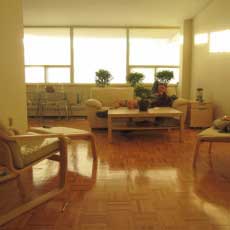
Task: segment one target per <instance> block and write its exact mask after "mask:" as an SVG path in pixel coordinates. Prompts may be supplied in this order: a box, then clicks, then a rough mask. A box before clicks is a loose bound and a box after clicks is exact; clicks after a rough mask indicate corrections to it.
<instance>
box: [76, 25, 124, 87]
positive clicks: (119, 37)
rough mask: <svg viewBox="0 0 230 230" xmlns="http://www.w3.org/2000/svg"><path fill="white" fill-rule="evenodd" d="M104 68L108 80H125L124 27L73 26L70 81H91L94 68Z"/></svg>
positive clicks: (120, 81)
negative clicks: (72, 73) (76, 27)
mask: <svg viewBox="0 0 230 230" xmlns="http://www.w3.org/2000/svg"><path fill="white" fill-rule="evenodd" d="M99 69H105V70H108V71H109V72H110V73H111V75H112V76H113V80H112V81H111V82H112V83H125V82H126V30H125V29H80V28H79V29H75V30H74V82H76V83H95V72H96V71H98V70H99Z"/></svg>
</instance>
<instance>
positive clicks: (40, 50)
mask: <svg viewBox="0 0 230 230" xmlns="http://www.w3.org/2000/svg"><path fill="white" fill-rule="evenodd" d="M24 56H25V65H26V69H25V72H26V82H30V83H32V82H33V83H35V82H36V83H38V82H45V81H46V80H47V81H48V82H56V83H59V82H62V83H63V82H65V83H67V82H70V76H69V74H67V72H66V73H65V74H64V73H63V72H64V71H67V70H66V69H67V68H66V67H68V68H70V63H71V61H70V31H69V29H67V28H25V30H24ZM37 66H40V67H39V68H40V69H39V68H38V67H37ZM55 66H59V67H60V66H61V67H63V68H56V69H55V68H51V67H55ZM42 68H43V71H42V70H41V69H42ZM42 72H43V76H42ZM47 74H48V75H47Z"/></svg>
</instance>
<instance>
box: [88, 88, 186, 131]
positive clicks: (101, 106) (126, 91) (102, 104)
mask: <svg viewBox="0 0 230 230" xmlns="http://www.w3.org/2000/svg"><path fill="white" fill-rule="evenodd" d="M90 98H91V99H88V100H87V101H86V111H87V117H88V121H89V123H90V126H91V128H107V118H100V117H98V116H97V115H96V113H97V112H98V111H106V110H108V109H109V108H112V107H114V106H115V105H116V104H117V102H118V101H124V100H131V99H134V90H133V88H132V87H121V88H115V87H107V88H92V89H91V94H90ZM172 107H173V108H175V109H178V110H180V111H182V112H183V113H184V119H185V120H186V116H187V108H188V101H187V100H185V99H181V98H179V99H176V100H175V101H174V102H173V105H172Z"/></svg>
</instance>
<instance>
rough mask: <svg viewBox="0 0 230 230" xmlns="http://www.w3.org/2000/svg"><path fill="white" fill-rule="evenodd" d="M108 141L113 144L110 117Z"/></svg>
mask: <svg viewBox="0 0 230 230" xmlns="http://www.w3.org/2000/svg"><path fill="white" fill-rule="evenodd" d="M108 139H109V142H110V143H111V142H112V118H111V117H110V116H108Z"/></svg>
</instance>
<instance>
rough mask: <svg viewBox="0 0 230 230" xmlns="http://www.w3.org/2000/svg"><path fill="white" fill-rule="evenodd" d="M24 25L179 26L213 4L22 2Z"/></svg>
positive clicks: (169, 0) (192, 0) (195, 0)
mask: <svg viewBox="0 0 230 230" xmlns="http://www.w3.org/2000/svg"><path fill="white" fill-rule="evenodd" d="M23 1H24V24H25V25H89V26H92V25H110V26H111V25H113V26H117V25H118V26H180V25H181V23H182V22H183V20H184V19H188V18H192V17H194V16H195V15H196V14H197V13H198V12H199V11H201V10H202V9H203V8H204V7H205V6H206V5H207V4H208V3H209V2H210V1H212V0H23Z"/></svg>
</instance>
